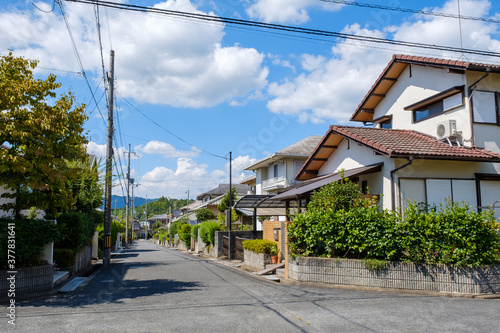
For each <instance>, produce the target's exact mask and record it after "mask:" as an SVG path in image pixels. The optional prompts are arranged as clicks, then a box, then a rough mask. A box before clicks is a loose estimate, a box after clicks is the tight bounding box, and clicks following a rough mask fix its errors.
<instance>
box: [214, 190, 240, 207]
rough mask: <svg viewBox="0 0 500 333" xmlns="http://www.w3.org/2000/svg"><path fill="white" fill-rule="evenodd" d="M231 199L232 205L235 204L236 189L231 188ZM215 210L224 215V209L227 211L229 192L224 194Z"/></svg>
mask: <svg viewBox="0 0 500 333" xmlns="http://www.w3.org/2000/svg"><path fill="white" fill-rule="evenodd" d="M231 197H232V202H233V205H234V204H235V203H236V188H235V187H234V186H233V188H231ZM217 209H218V210H219V212H221V213H224V212H225V211H226V209H229V191H227V193H226V194H224V196H223V197H222V199H221V201H220V204H219V206H218V207H217Z"/></svg>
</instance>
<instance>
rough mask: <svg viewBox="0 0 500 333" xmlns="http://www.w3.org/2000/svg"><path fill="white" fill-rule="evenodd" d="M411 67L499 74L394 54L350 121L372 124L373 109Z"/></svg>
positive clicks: (488, 66)
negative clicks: (407, 68)
mask: <svg viewBox="0 0 500 333" xmlns="http://www.w3.org/2000/svg"><path fill="white" fill-rule="evenodd" d="M411 65H420V66H426V67H435V68H445V69H447V70H448V71H450V72H454V73H465V72H466V71H467V70H472V71H483V72H484V71H490V72H496V73H500V66H498V65H492V64H482V63H471V62H465V61H456V60H449V59H438V58H427V57H417V56H409V55H401V54H395V55H393V57H392V59H391V61H390V62H389V64H388V65H387V66H386V67H385V69H384V70H383V71H382V73H381V74H380V76H379V77H378V79H377V80H376V81H375V83H374V84H373V86H372V87H371V88H370V90H369V91H368V93H367V94H366V95H365V97H364V98H363V100H362V101H361V103H360V104H359V105H358V107H357V108H356V110H355V111H354V113H353V115H352V117H351V119H350V120H351V121H360V122H372V121H373V114H374V113H375V108H376V107H377V106H378V104H379V103H380V102H381V101H382V100H383V99H384V97H385V95H386V94H387V93H388V92H389V90H390V89H391V88H392V86H393V85H394V84H395V83H396V82H397V80H398V78H399V76H400V75H401V73H402V72H403V71H404V70H405V68H406V67H407V66H411Z"/></svg>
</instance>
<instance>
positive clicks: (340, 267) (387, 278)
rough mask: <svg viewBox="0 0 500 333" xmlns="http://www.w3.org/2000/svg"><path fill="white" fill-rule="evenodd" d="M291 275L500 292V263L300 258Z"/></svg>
mask: <svg viewBox="0 0 500 333" xmlns="http://www.w3.org/2000/svg"><path fill="white" fill-rule="evenodd" d="M288 274H289V277H290V278H291V279H294V280H297V281H301V282H314V283H325V284H334V285H349V286H361V287H376V288H391V289H407V290H421V291H436V292H449V293H463V294H485V293H490V294H495V293H500V265H493V266H484V267H475V268H472V267H454V266H447V265H440V264H438V265H430V264H414V263H404V262H389V263H388V264H387V265H386V268H385V269H380V270H371V269H368V268H367V267H366V266H365V263H364V261H363V260H352V259H331V258H309V257H297V258H295V259H292V260H290V263H289V266H288Z"/></svg>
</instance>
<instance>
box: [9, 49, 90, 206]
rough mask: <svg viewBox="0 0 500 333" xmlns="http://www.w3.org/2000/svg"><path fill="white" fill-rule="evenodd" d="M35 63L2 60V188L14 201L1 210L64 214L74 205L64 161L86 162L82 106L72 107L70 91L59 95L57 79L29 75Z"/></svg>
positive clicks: (69, 169)
mask: <svg viewBox="0 0 500 333" xmlns="http://www.w3.org/2000/svg"><path fill="white" fill-rule="evenodd" d="M37 64H38V62H37V61H34V60H27V59H23V58H21V57H14V56H13V55H12V52H10V53H9V54H8V55H6V56H1V57H0V110H2V111H1V112H0V144H2V145H4V146H6V147H7V149H3V148H0V184H2V185H5V186H6V187H7V188H10V189H13V190H14V191H13V193H5V194H3V197H6V198H15V199H16V200H15V203H7V204H3V205H2V206H1V207H0V208H1V209H3V210H10V209H14V211H15V212H16V215H18V216H19V211H20V210H21V209H25V208H30V207H33V206H35V207H38V208H40V209H44V210H46V211H49V212H58V211H67V210H69V209H70V208H71V207H72V205H73V202H74V198H73V195H72V191H71V189H70V188H69V187H68V186H67V182H68V181H72V180H74V179H76V174H77V172H76V170H75V169H74V168H72V167H71V166H70V165H69V164H68V161H81V162H83V161H84V160H85V158H86V150H85V144H87V143H88V141H87V138H86V136H85V134H84V128H83V124H84V122H85V121H86V120H87V116H86V114H85V112H84V110H85V107H84V105H77V106H74V105H73V104H74V100H75V98H74V96H73V94H72V93H71V92H68V93H66V94H62V95H60V96H57V94H56V92H55V90H57V89H59V88H60V87H61V84H60V83H58V82H56V76H55V75H52V74H51V75H49V76H48V78H47V79H45V80H40V79H36V78H35V77H34V76H33V70H34V69H35V68H36V66H37Z"/></svg>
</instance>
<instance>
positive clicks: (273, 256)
mask: <svg viewBox="0 0 500 333" xmlns="http://www.w3.org/2000/svg"><path fill="white" fill-rule="evenodd" d="M279 252H280V250H279V249H278V244H276V243H274V244H273V245H272V246H271V247H270V249H269V254H270V255H271V262H272V263H273V264H276V263H278V253H279Z"/></svg>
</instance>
